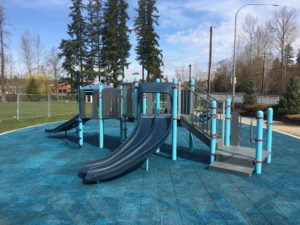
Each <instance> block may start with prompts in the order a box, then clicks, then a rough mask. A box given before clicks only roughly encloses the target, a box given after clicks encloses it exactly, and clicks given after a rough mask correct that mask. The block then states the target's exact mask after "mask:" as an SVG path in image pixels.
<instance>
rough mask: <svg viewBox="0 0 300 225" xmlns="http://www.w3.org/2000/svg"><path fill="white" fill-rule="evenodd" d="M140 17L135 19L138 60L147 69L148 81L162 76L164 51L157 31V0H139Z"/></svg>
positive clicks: (138, 10)
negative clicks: (160, 47) (160, 45)
mask: <svg viewBox="0 0 300 225" xmlns="http://www.w3.org/2000/svg"><path fill="white" fill-rule="evenodd" d="M138 4H139V6H138V9H137V12H138V17H137V18H136V20H135V30H136V35H137V41H138V43H137V47H136V53H137V60H138V61H139V63H140V64H141V65H142V67H143V68H145V69H146V70H147V81H150V80H155V79H156V78H161V69H160V67H161V66H162V64H163V63H162V51H161V50H160V49H159V43H158V40H159V36H158V34H157V33H156V32H155V26H158V25H159V24H158V18H159V15H158V9H157V7H156V0H139V2H138Z"/></svg>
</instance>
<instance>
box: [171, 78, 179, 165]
mask: <svg viewBox="0 0 300 225" xmlns="http://www.w3.org/2000/svg"><path fill="white" fill-rule="evenodd" d="M177 98H178V80H177V78H176V77H174V78H173V99H172V101H173V103H172V105H173V107H172V160H177V101H178V99H177Z"/></svg>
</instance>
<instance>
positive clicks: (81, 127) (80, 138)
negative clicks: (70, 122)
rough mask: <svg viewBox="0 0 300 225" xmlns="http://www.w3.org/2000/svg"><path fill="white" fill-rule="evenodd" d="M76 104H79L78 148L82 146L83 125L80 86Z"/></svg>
mask: <svg viewBox="0 0 300 225" xmlns="http://www.w3.org/2000/svg"><path fill="white" fill-rule="evenodd" d="M78 104H79V121H78V137H79V146H82V145H83V123H82V118H81V86H79V93H78Z"/></svg>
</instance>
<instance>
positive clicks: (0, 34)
mask: <svg viewBox="0 0 300 225" xmlns="http://www.w3.org/2000/svg"><path fill="white" fill-rule="evenodd" d="M0 26H1V27H0V45H1V56H0V57H1V87H2V99H1V101H5V94H6V90H5V74H4V73H5V60H4V57H5V54H4V35H3V24H0Z"/></svg>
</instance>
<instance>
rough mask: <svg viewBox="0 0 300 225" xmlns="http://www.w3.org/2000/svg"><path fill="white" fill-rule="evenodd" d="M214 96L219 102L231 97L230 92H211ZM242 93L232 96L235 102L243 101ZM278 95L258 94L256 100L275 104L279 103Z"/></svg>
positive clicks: (264, 103) (265, 103) (261, 102)
mask: <svg viewBox="0 0 300 225" xmlns="http://www.w3.org/2000/svg"><path fill="white" fill-rule="evenodd" d="M211 95H212V96H213V97H214V98H216V99H217V100H218V101H220V102H224V101H226V99H228V98H230V99H231V97H232V95H231V94H227V93H212V94H211ZM243 99H244V93H236V95H235V97H234V101H235V103H243V101H244V100H243ZM279 100H280V96H279V95H258V97H257V102H258V103H260V104H263V105H276V104H278V103H279Z"/></svg>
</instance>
